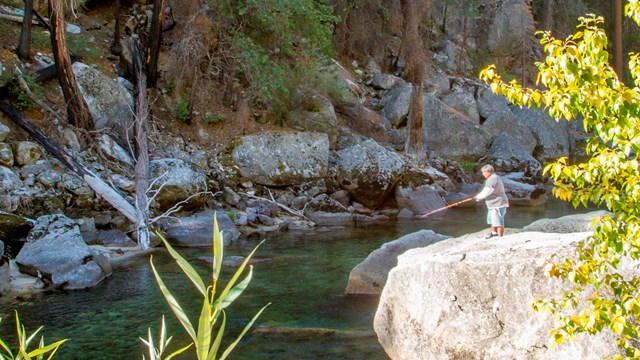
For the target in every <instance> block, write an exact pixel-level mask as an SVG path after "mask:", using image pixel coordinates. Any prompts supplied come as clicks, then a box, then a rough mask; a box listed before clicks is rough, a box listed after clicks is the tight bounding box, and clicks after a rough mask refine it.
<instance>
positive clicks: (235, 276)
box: [219, 240, 264, 301]
mask: <svg viewBox="0 0 640 360" xmlns="http://www.w3.org/2000/svg"><path fill="white" fill-rule="evenodd" d="M262 243H264V240H262V241H261V242H260V243H259V244H258V245H256V247H255V248H253V250H252V251H251V253H249V255H248V256H247V257H246V258H245V259H244V261H243V262H242V264H240V266H239V267H238V269H237V270H236V272H235V273H234V274H233V276H232V277H231V280H229V283H228V284H227V286H226V287H225V288H224V290H223V291H222V293H221V294H220V296H219V299H223V301H224V298H226V297H227V293H228V292H229V291H230V290H231V289H232V288H233V287H234V285H235V283H236V281H238V278H239V277H240V275H241V274H242V272H243V271H244V268H245V267H246V266H247V264H248V263H249V260H251V257H252V256H253V254H254V253H255V252H256V250H258V248H259V247H260V245H262Z"/></svg>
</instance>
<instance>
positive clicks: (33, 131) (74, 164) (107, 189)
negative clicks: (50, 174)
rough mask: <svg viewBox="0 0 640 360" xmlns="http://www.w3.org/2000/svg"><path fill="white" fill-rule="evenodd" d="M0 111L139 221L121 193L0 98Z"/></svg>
mask: <svg viewBox="0 0 640 360" xmlns="http://www.w3.org/2000/svg"><path fill="white" fill-rule="evenodd" d="M0 111H2V112H3V113H5V114H6V115H7V116H8V117H9V118H10V119H11V121H13V122H14V123H15V124H16V125H18V126H19V127H21V128H22V129H24V130H25V131H26V132H27V133H28V134H29V135H30V136H31V137H32V138H33V139H35V140H36V141H37V142H38V143H39V144H40V145H42V147H44V149H45V150H47V151H48V152H49V153H50V154H51V155H53V156H54V157H55V158H56V159H58V160H60V162H61V163H62V164H64V165H65V166H66V167H67V168H69V169H70V170H71V171H73V172H75V173H76V174H78V176H80V177H81V178H82V179H83V180H84V181H85V182H86V183H87V185H89V187H91V188H92V189H93V191H95V192H96V194H98V195H100V196H101V197H102V198H103V199H105V200H106V201H107V202H108V203H109V204H111V205H112V206H113V207H114V208H116V209H117V210H118V211H120V213H121V214H122V215H124V216H125V217H126V218H127V219H129V220H131V221H132V222H133V223H135V224H137V223H138V222H139V215H138V212H137V211H136V209H135V208H134V207H133V206H132V205H131V204H130V203H129V202H128V201H127V200H126V199H125V198H124V197H122V195H120V193H118V192H117V191H115V190H114V189H113V188H112V187H111V186H109V185H108V184H107V183H105V182H104V181H102V179H100V178H99V177H98V176H97V175H96V174H94V173H93V172H91V170H89V169H87V168H86V167H85V166H84V165H82V164H81V163H80V162H79V161H78V160H76V159H75V158H74V157H72V156H71V155H69V154H68V153H67V152H66V151H64V150H63V149H61V148H60V147H58V146H57V145H56V144H55V143H54V142H53V141H51V139H49V137H47V136H46V135H45V134H44V133H43V132H42V131H40V129H38V128H37V127H36V126H35V125H34V124H33V123H31V122H30V121H28V120H27V119H25V118H24V117H22V115H20V112H19V111H18V110H17V109H16V108H14V107H13V106H11V105H9V104H7V103H6V102H4V101H1V100H0Z"/></svg>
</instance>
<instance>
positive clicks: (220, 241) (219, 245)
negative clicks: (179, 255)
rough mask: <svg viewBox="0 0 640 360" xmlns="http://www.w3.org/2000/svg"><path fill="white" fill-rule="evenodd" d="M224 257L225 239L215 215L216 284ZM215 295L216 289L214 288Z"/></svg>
mask: <svg viewBox="0 0 640 360" xmlns="http://www.w3.org/2000/svg"><path fill="white" fill-rule="evenodd" d="M223 255H224V237H223V236H222V231H220V228H219V227H218V217H217V216H216V213H215V212H214V213H213V283H214V284H216V283H217V281H218V278H219V277H220V271H221V270H222V258H223ZM213 290H214V295H215V287H214V289H213Z"/></svg>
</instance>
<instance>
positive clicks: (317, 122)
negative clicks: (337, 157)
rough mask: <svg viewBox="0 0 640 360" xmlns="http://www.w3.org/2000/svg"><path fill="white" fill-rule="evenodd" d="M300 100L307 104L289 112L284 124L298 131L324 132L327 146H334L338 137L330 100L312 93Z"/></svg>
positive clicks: (335, 118) (335, 116) (336, 121)
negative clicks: (327, 140) (327, 142)
mask: <svg viewBox="0 0 640 360" xmlns="http://www.w3.org/2000/svg"><path fill="white" fill-rule="evenodd" d="M302 101H303V103H304V104H307V103H308V105H306V106H304V105H303V106H301V107H299V108H296V109H293V110H292V111H291V112H289V114H288V115H287V118H286V119H285V124H286V125H287V126H289V127H291V128H293V129H296V130H299V131H305V132H318V133H325V134H327V137H328V138H329V147H331V148H335V146H336V142H337V138H338V117H337V115H336V112H335V109H334V107H333V104H332V103H331V100H329V99H327V98H325V97H321V96H318V95H313V96H310V97H309V98H307V99H304V100H302Z"/></svg>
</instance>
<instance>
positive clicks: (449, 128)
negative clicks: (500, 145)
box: [422, 94, 491, 161]
mask: <svg viewBox="0 0 640 360" xmlns="http://www.w3.org/2000/svg"><path fill="white" fill-rule="evenodd" d="M422 141H423V144H424V146H425V148H426V150H428V151H433V152H434V153H436V154H438V155H440V156H442V157H445V158H447V159H452V160H458V161H467V160H470V161H476V160H477V159H479V158H480V157H482V156H483V155H484V154H485V152H486V150H487V148H488V147H489V142H490V141H491V135H490V134H489V132H487V130H486V129H484V128H483V127H481V126H480V125H478V124H474V123H473V122H471V121H469V119H468V118H467V117H466V116H463V115H461V114H459V113H458V112H457V111H455V110H453V109H451V108H450V107H449V106H447V105H446V104H445V103H443V102H442V101H440V100H438V99H437V98H436V97H435V96H434V95H433V94H426V95H425V97H424V114H423V123H422Z"/></svg>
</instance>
